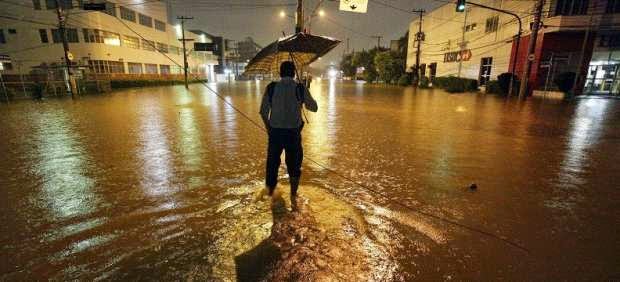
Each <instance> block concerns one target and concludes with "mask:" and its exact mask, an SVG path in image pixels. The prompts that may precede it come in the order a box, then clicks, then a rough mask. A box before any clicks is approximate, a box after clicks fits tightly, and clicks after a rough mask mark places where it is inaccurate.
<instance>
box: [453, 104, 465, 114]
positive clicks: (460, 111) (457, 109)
mask: <svg viewBox="0 0 620 282" xmlns="http://www.w3.org/2000/svg"><path fill="white" fill-rule="evenodd" d="M455 111H456V112H457V113H464V112H467V108H465V107H463V106H458V107H456V109H455Z"/></svg>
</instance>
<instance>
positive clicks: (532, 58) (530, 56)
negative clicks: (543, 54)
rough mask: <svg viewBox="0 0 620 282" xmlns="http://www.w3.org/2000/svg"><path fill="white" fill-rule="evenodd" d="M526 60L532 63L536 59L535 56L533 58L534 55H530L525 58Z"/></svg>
mask: <svg viewBox="0 0 620 282" xmlns="http://www.w3.org/2000/svg"><path fill="white" fill-rule="evenodd" d="M527 59H528V60H529V61H533V60H534V59H536V56H534V54H530V55H529V56H527Z"/></svg>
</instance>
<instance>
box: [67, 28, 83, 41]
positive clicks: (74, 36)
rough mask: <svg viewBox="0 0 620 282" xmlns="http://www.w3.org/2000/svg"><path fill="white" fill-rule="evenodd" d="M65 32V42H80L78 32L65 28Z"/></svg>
mask: <svg viewBox="0 0 620 282" xmlns="http://www.w3.org/2000/svg"><path fill="white" fill-rule="evenodd" d="M65 30H66V31H67V41H68V42H70V43H78V42H80V40H79V39H78V32H77V29H75V28H66V29H65Z"/></svg>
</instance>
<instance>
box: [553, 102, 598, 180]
mask: <svg viewBox="0 0 620 282" xmlns="http://www.w3.org/2000/svg"><path fill="white" fill-rule="evenodd" d="M609 102H610V100H599V99H591V100H586V101H581V103H579V105H578V106H577V109H576V113H575V116H574V118H573V121H572V123H571V127H570V130H569V136H568V138H569V139H568V144H567V148H566V152H565V153H564V160H563V161H562V165H561V169H560V175H559V176H560V181H562V182H566V183H582V182H583V180H581V179H578V177H577V176H576V175H577V174H578V173H579V172H581V171H582V170H583V167H584V166H586V165H587V161H588V160H589V159H590V158H589V156H588V149H589V148H590V147H591V146H593V145H594V144H595V143H596V142H597V140H599V139H600V134H601V131H602V129H603V124H605V117H606V112H607V106H608V105H609Z"/></svg>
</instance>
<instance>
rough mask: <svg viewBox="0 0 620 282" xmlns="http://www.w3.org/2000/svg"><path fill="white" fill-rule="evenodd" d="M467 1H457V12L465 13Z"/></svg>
mask: <svg viewBox="0 0 620 282" xmlns="http://www.w3.org/2000/svg"><path fill="white" fill-rule="evenodd" d="M465 1H466V0H456V12H457V13H462V12H464V11H465V3H466V2H465Z"/></svg>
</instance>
